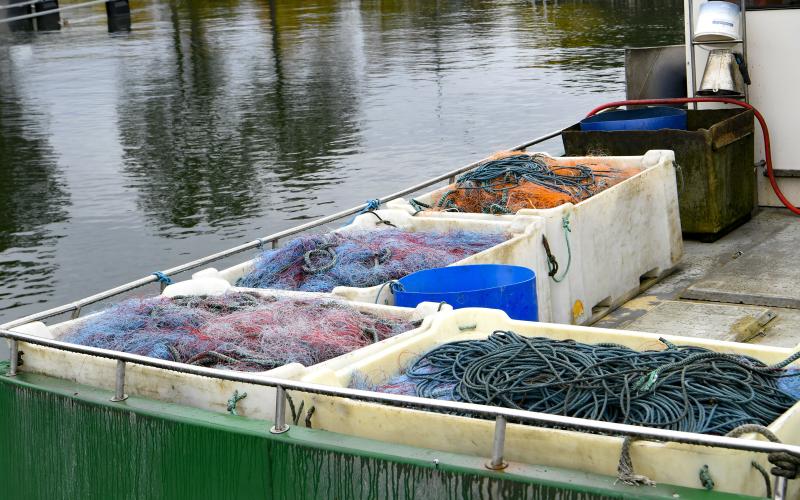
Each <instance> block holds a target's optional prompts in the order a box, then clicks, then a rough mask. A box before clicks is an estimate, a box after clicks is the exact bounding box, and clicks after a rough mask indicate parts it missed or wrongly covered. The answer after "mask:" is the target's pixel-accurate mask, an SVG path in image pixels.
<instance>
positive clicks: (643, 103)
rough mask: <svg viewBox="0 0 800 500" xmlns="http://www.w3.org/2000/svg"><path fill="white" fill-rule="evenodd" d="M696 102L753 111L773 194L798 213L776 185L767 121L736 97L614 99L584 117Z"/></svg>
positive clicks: (754, 109) (797, 209) (749, 105)
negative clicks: (611, 110)
mask: <svg viewBox="0 0 800 500" xmlns="http://www.w3.org/2000/svg"><path fill="white" fill-rule="evenodd" d="M698 102H719V103H724V104H733V105H735V106H739V107H742V108H747V109H749V110H751V111H752V112H753V114H754V115H755V117H756V119H757V120H758V123H759V124H760V125H761V132H762V134H763V135H764V155H765V156H766V161H767V177H768V178H769V183H770V185H771V186H772V190H773V191H774V192H775V195H776V196H777V197H778V199H779V200H781V203H783V206H785V207H786V208H788V209H789V210H791V211H792V212H793V213H795V214H797V215H800V208H798V207H796V206H794V205H792V203H791V202H790V201H789V200H788V199H787V198H786V196H784V194H783V192H782V191H781V188H780V187H778V181H776V180H775V173H774V171H773V170H772V150H771V148H770V143H769V129H767V122H766V120H764V117H763V116H762V115H761V113H760V112H759V111H758V110H757V109H756V108H755V107H753V106H752V105H751V104H749V103H746V102H743V101H739V100H736V99H731V98H728V97H675V98H669V99H639V100H625V101H615V102H609V103H606V104H603V105H602V106H598V107H596V108H594V109H593V110H591V111H590V112H589V114H588V115H586V117H587V118H588V117H590V116H594V115H596V114H597V113H599V112H600V111H602V110H604V109H608V108H618V107H620V106H647V105H658V104H688V103H698Z"/></svg>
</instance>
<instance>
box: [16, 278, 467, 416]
mask: <svg viewBox="0 0 800 500" xmlns="http://www.w3.org/2000/svg"><path fill="white" fill-rule="evenodd" d="M245 290H247V291H255V292H257V293H259V294H260V295H263V296H268V297H269V296H272V297H295V298H298V299H305V300H308V299H313V298H317V299H319V298H323V299H327V300H337V299H336V298H332V297H331V296H330V295H328V294H319V293H308V292H284V291H275V290H250V289H239V288H234V287H231V286H230V285H229V284H228V283H227V282H224V281H222V280H214V279H205V280H190V281H185V282H182V283H177V284H175V285H170V286H168V287H167V288H166V289H165V290H164V295H166V296H180V295H221V294H223V293H225V292H227V291H231V292H235V291H245ZM338 300H341V299H338ZM344 302H346V301H344ZM348 304H349V305H351V306H353V307H354V308H356V309H358V310H359V311H362V312H367V313H371V314H374V315H376V316H384V317H385V316H389V315H391V316H392V317H400V318H403V319H407V320H409V321H412V322H416V321H421V323H420V326H419V327H417V328H415V329H413V330H410V331H408V332H405V333H401V334H399V335H396V336H394V337H391V338H388V339H386V340H383V341H381V342H377V343H375V344H372V345H369V346H367V347H364V348H363V349H360V350H362V351H363V352H365V353H368V352H372V351H374V350H377V349H380V348H381V347H382V346H385V345H391V344H393V343H395V342H399V341H402V340H403V339H404V338H407V337H408V336H413V335H417V334H419V333H421V332H423V331H425V330H426V329H427V328H428V326H429V325H430V321H431V320H430V317H429V316H431V315H432V314H433V313H435V312H436V311H437V310H438V309H440V306H439V304H432V303H428V302H425V303H422V304H420V305H419V306H417V307H416V308H415V309H411V308H404V307H393V306H385V305H376V304H365V303H348ZM449 309H451V308H450V307H449V306H446V307H445V308H444V309H443V310H449ZM95 314H100V313H95ZM95 314H92V315H87V316H85V317H83V318H79V319H76V320H70V321H65V322H62V323H58V324H55V325H52V326H47V325H45V324H44V323H41V322H34V323H29V324H27V325H23V326H20V327H17V328H14V329H13V330H14V331H17V332H21V333H27V334H30V335H37V336H41V337H45V338H52V339H56V340H58V339H60V337H61V336H62V335H63V334H65V333H66V332H67V331H69V330H70V329H72V328H73V327H74V326H76V325H77V324H79V323H81V322H85V321H87V320H88V319H89V318H91V317H92V316H94V315H95ZM19 350H20V351H21V352H24V353H25V355H24V358H23V364H22V365H21V366H20V367H19V370H20V371H22V372H29V373H38V374H42V375H49V376H52V377H57V378H61V379H65V380H72V381H75V382H77V383H79V384H84V385H88V386H92V387H97V388H101V389H110V390H112V391H113V390H114V383H115V382H114V381H115V370H116V361H115V360H112V359H107V358H99V357H95V356H88V355H84V354H78V353H72V352H67V351H61V350H57V349H52V348H48V347H42V346H38V345H33V344H27V343H24V342H21V343H20V345H19ZM352 354H353V353H348V354H345V355H343V356H339V357H338V358H334V359H331V360H328V361H327V362H326V366H330V367H336V368H337V369H338V368H342V367H344V366H347V365H348V364H349V363H350V357H351V355H352ZM306 370H308V367H304V366H303V365H301V364H300V363H290V364H287V365H284V366H281V367H278V368H275V369H272V370H269V371H265V372H260V373H261V374H263V375H265V376H269V377H278V378H286V379H296V378H298V377H300V376H301V375H303V374H304V373H306ZM237 390H238V391H239V393H240V394H241V393H243V392H246V393H247V397H246V398H245V399H242V400H241V401H240V402H239V403H238V405H237V411H238V413H239V415H242V416H246V417H251V418H259V419H270V420H271V419H273V417H274V414H275V389H273V388H271V387H264V386H258V385H252V384H243V383H238V382H232V381H227V380H219V379H212V378H207V377H201V376H197V375H192V374H187V373H179V372H175V371H170V370H164V369H161V368H154V367H149V366H142V365H137V364H134V363H128V364H127V366H126V370H125V391H126V393H128V394H135V395H136V396H140V397H146V398H151V399H156V400H160V401H166V402H170V403H176V404H181V405H187V406H191V407H195V408H200V409H205V410H211V411H216V412H225V411H227V402H228V399H230V397H231V396H232V394H233V392H234V391H237Z"/></svg>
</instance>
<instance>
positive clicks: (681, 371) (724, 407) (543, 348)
mask: <svg viewBox="0 0 800 500" xmlns="http://www.w3.org/2000/svg"><path fill="white" fill-rule="evenodd" d="M665 345H667V344H666V343H665ZM795 359H797V355H795V356H791V357H789V358H787V359H786V360H785V361H783V362H781V363H776V364H774V365H765V364H764V363H761V362H760V361H758V360H756V359H755V358H750V357H747V356H734V355H730V354H722V353H717V352H712V351H708V350H706V349H703V348H699V347H694V346H674V345H672V344H670V345H669V346H668V348H667V349H664V350H647V351H636V350H633V349H630V348H628V347H624V346H618V345H613V344H596V345H593V344H584V343H580V342H575V341H571V340H552V339H548V338H544V337H523V336H520V335H518V334H516V333H514V332H511V331H501V330H498V331H495V332H494V333H493V334H491V335H490V336H489V337H488V338H486V339H481V340H464V341H456V342H451V343H447V344H443V345H440V346H438V347H436V348H435V349H433V350H431V351H429V352H428V353H426V354H424V355H422V356H421V357H420V358H419V359H417V360H416V361H415V362H414V363H413V364H411V365H410V366H409V368H408V369H407V370H406V371H405V373H403V374H401V375H399V376H397V377H394V378H393V379H390V380H389V381H387V382H386V384H384V385H381V386H379V387H377V388H376V390H378V391H382V390H383V388H385V387H388V388H389V392H392V393H400V394H413V395H416V396H420V397H426V398H434V399H435V398H442V399H450V400H455V401H464V402H468V403H475V404H485V405H490V406H502V407H507V408H515V409H521V410H526V411H538V412H544V413H551V414H560V415H565V416H570V417H577V418H587V419H592V420H602V421H607V422H616V423H624V424H632V425H644V426H648V427H657V428H665V429H671V430H679V431H685V432H696V433H708V434H725V433H726V432H728V431H730V430H732V429H734V428H737V427H739V426H740V425H742V424H746V423H749V424H759V425H768V424H770V423H772V422H773V421H774V420H775V419H777V418H778V417H779V416H780V415H781V414H783V413H784V412H786V411H787V410H788V409H789V408H791V407H792V405H794V403H795V402H796V401H797V400H796V398H794V397H792V396H790V395H789V394H787V393H785V392H783V391H781V390H780V388H779V387H778V382H777V381H778V380H779V379H780V378H781V377H786V376H792V375H787V372H786V371H784V370H782V369H781V368H780V367H781V366H785V365H786V364H787V363H789V362H791V361H792V360H795ZM657 370H658V373H660V375H659V376H657V377H654V380H653V381H652V384H650V385H649V386H647V390H642V389H641V384H640V385H639V386H637V384H639V382H640V381H641V380H642V379H644V380H645V381H648V382H649V378H650V375H651V374H653V373H654V372H657ZM784 459H785V457H775V460H776V461H777V462H778V463H779V465H778V467H782V466H784V465H788V464H786V463H785V462H786V460H784Z"/></svg>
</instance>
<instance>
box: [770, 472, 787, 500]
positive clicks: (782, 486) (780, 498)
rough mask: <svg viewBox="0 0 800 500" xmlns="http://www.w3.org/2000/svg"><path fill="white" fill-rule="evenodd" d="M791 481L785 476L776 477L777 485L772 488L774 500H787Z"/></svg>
mask: <svg viewBox="0 0 800 500" xmlns="http://www.w3.org/2000/svg"><path fill="white" fill-rule="evenodd" d="M788 486H789V480H788V479H786V478H785V477H783V476H775V485H774V486H773V488H772V500H786V499H787V498H788V497H787V496H786V490H787V489H788V488H787V487H788Z"/></svg>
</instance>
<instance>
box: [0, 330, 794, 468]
mask: <svg viewBox="0 0 800 500" xmlns="http://www.w3.org/2000/svg"><path fill="white" fill-rule="evenodd" d="M0 337H4V338H7V339H10V340H11V342H12V344H15V343H16V342H26V343H28V344H35V345H40V346H44V347H50V348H53V349H59V350H62V351H68V352H74V353H79V354H87V355H90V356H98V357H101V358H108V359H113V360H116V361H117V362H125V363H134V364H138V365H143V366H150V367H153V368H161V369H164V370H169V371H174V372H179V373H189V374H192V375H199V376H202V377H211V378H216V379H221V380H229V381H232V382H241V383H248V384H254V385H259V386H265V387H276V388H278V389H282V390H283V391H285V390H292V391H299V392H305V393H309V394H319V395H324V396H332V397H339V398H345V399H354V400H357V401H366V402H371V403H379V404H383V405H388V406H402V407H411V408H419V409H422V410H429V411H438V412H448V413H449V412H459V413H466V414H470V415H476V416H481V417H485V418H491V419H497V417H503V418H504V419H506V420H510V421H513V422H526V423H531V424H540V425H542V424H544V425H553V426H558V427H560V428H565V429H572V430H578V431H589V432H600V433H605V434H613V435H621V436H631V437H635V438H637V439H644V440H652V441H668V442H674V443H684V444H691V445H699V446H709V447H714V448H727V449H733V450H740V451H750V452H755V453H772V452H786V453H788V454H790V455H792V456H795V457H798V458H800V446H796V445H791V444H782V443H773V442H771V441H758V440H751V439H741V438H732V437H725V436H712V435H707V434H696V433H692V432H681V431H672V430H667V429H657V428H651V427H641V426H636V425H627V424H616V423H612V422H602V421H599V420H587V419H583V418H574V417H565V416H562V415H551V414H548V413H538V412H531V411H525V410H515V409H511V408H500V407H494V406H486V405H478V404H472V403H461V402H457V401H442V400H437V399H426V398H419V397H415V396H402V395H398V394H384V393H379V392H370V391H363V390H360V389H350V388H342V387H330V386H326V385H321V384H313V383H308V382H298V381H293V380H286V379H280V378H275V377H269V376H264V375H260V374H256V373H248V372H237V371H232V370H219V369H215V368H206V367H202V366H195V365H187V364H182V363H176V362H174V361H165V360H161V359H156V358H148V357H145V356H139V355H137V354H129V353H125V352H118V351H110V350H108V349H99V348H96V347H87V346H83V345H78V344H70V343H67V342H61V341H58V340H52V339H46V338H43V337H37V336H35V335H29V334H24V333H17V332H12V331H9V330H0ZM16 361H17V360H16V359H12V360H11V370H10V372H13V373H16V372H17V362H16ZM117 373H118V374H119V373H120V372H119V370H118V372H117ZM122 376H124V370H123V371H122ZM120 385H121V382H120V381H119V380H117V388H118V389H117V395H119V393H121V389H119V387H120ZM278 393H279V394H280V393H281V391H280V390H279V391H278ZM276 419H278V420H280V416H278V417H276ZM284 425H285V424H284ZM502 428H503V429H504V428H505V426H502ZM495 458H498V459H499V457H495Z"/></svg>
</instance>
